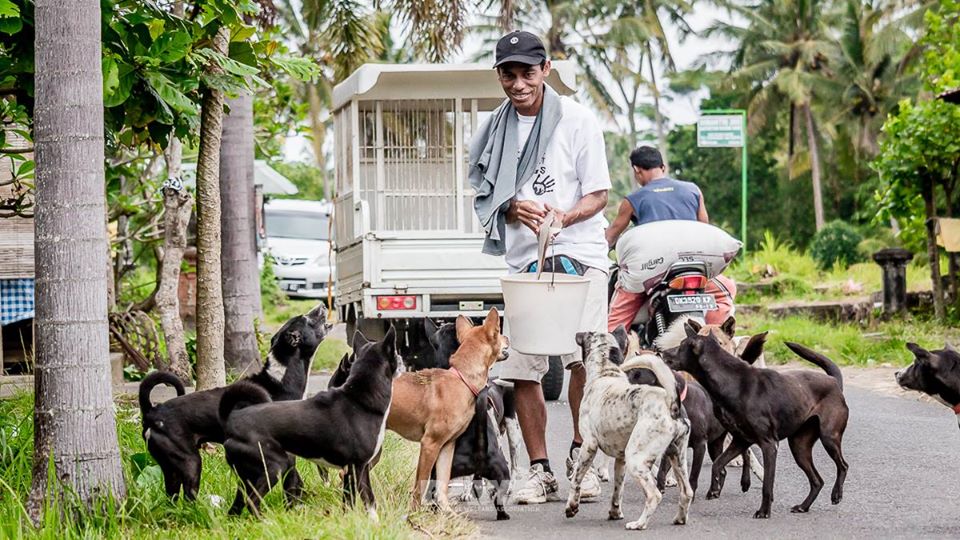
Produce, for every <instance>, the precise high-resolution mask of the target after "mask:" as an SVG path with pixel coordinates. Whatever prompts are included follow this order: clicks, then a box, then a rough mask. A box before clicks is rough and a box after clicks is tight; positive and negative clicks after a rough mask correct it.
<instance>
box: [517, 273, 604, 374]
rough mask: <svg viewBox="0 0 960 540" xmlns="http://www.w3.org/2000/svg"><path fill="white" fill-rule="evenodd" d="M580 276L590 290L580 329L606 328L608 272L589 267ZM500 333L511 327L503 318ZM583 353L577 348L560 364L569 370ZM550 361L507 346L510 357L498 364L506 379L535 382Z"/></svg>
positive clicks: (599, 330)
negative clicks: (586, 281) (585, 279)
mask: <svg viewBox="0 0 960 540" xmlns="http://www.w3.org/2000/svg"><path fill="white" fill-rule="evenodd" d="M583 277H585V278H588V279H589V280H590V289H589V290H588V291H587V303H586V305H585V306H584V308H583V309H584V311H583V318H582V319H581V320H580V331H581V332H606V331H607V272H606V271H605V270H598V269H596V268H592V267H588V268H587V272H586V273H585V274H584V275H583ZM503 334H504V335H505V336H507V337H508V338H509V337H510V326H509V325H508V324H507V322H506V317H504V326H503ZM582 356H583V353H582V352H581V351H580V349H577V351H576V352H574V353H573V354H565V355H563V356H561V357H560V359H561V361H563V367H564V368H566V369H570V368H571V367H572V366H573V365H575V364H577V363H581V362H583V358H582ZM549 367H550V363H549V361H548V358H547V357H546V356H537V355H530V354H523V353H519V352H517V351H515V350H513V349H510V356H508V357H507V359H506V360H504V361H503V362H502V363H501V367H500V378H501V379H504V380H507V381H534V382H540V379H542V378H543V376H544V375H546V374H547V371H548V370H549Z"/></svg>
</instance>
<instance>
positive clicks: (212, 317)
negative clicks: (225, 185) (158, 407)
mask: <svg viewBox="0 0 960 540" xmlns="http://www.w3.org/2000/svg"><path fill="white" fill-rule="evenodd" d="M228 39H229V30H227V29H226V28H221V29H220V30H219V31H218V32H217V34H216V36H214V39H213V48H214V50H217V51H219V52H221V53H224V54H226V52H227V40H228ZM205 71H206V72H207V73H209V74H212V75H220V74H222V73H223V68H221V67H220V66H218V65H217V64H216V63H214V62H210V63H209V64H208V65H207V67H206V68H205ZM222 131H223V92H221V91H220V90H216V89H214V88H208V87H205V88H204V89H203V104H202V106H201V113H200V152H199V155H198V156H197V390H205V389H207V388H214V387H217V386H223V385H224V384H225V383H226V371H225V370H224V365H223V332H224V329H223V326H224V322H223V290H222V289H221V279H220V247H221V244H220V137H221V135H222Z"/></svg>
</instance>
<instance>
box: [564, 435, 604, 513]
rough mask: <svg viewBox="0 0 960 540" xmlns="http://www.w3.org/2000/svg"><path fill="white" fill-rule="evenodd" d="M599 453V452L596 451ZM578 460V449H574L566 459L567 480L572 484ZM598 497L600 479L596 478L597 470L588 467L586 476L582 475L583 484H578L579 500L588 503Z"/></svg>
mask: <svg viewBox="0 0 960 540" xmlns="http://www.w3.org/2000/svg"><path fill="white" fill-rule="evenodd" d="M598 452H599V450H598ZM579 460H580V449H579V448H574V449H573V450H572V451H571V452H570V457H568V458H567V479H568V480H570V481H571V482H573V473H574V470H576V468H577V462H578V461H579ZM599 496H600V477H599V476H597V469H596V468H594V467H593V465H591V466H590V470H588V471H587V474H585V475H583V482H580V500H581V501H584V502H589V501H591V500H593V499H596V498H597V497H599Z"/></svg>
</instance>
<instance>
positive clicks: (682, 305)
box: [667, 294, 717, 313]
mask: <svg viewBox="0 0 960 540" xmlns="http://www.w3.org/2000/svg"><path fill="white" fill-rule="evenodd" d="M667 309H669V310H670V313H687V312H690V311H716V309H717V299H716V298H714V297H713V295H712V294H674V295H671V296H668V297H667Z"/></svg>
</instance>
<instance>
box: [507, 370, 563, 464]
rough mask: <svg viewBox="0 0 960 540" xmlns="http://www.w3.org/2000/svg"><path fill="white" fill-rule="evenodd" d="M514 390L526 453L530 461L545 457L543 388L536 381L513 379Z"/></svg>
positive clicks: (545, 425)
mask: <svg viewBox="0 0 960 540" xmlns="http://www.w3.org/2000/svg"><path fill="white" fill-rule="evenodd" d="M514 391H515V392H516V399H517V421H518V422H519V423H520V432H521V433H522V434H523V444H524V445H526V447H527V455H529V456H530V461H531V462H532V461H536V460H538V459H547V402H546V401H545V400H544V399H543V389H542V388H540V383H538V382H534V381H514ZM578 405H579V403H578Z"/></svg>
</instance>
